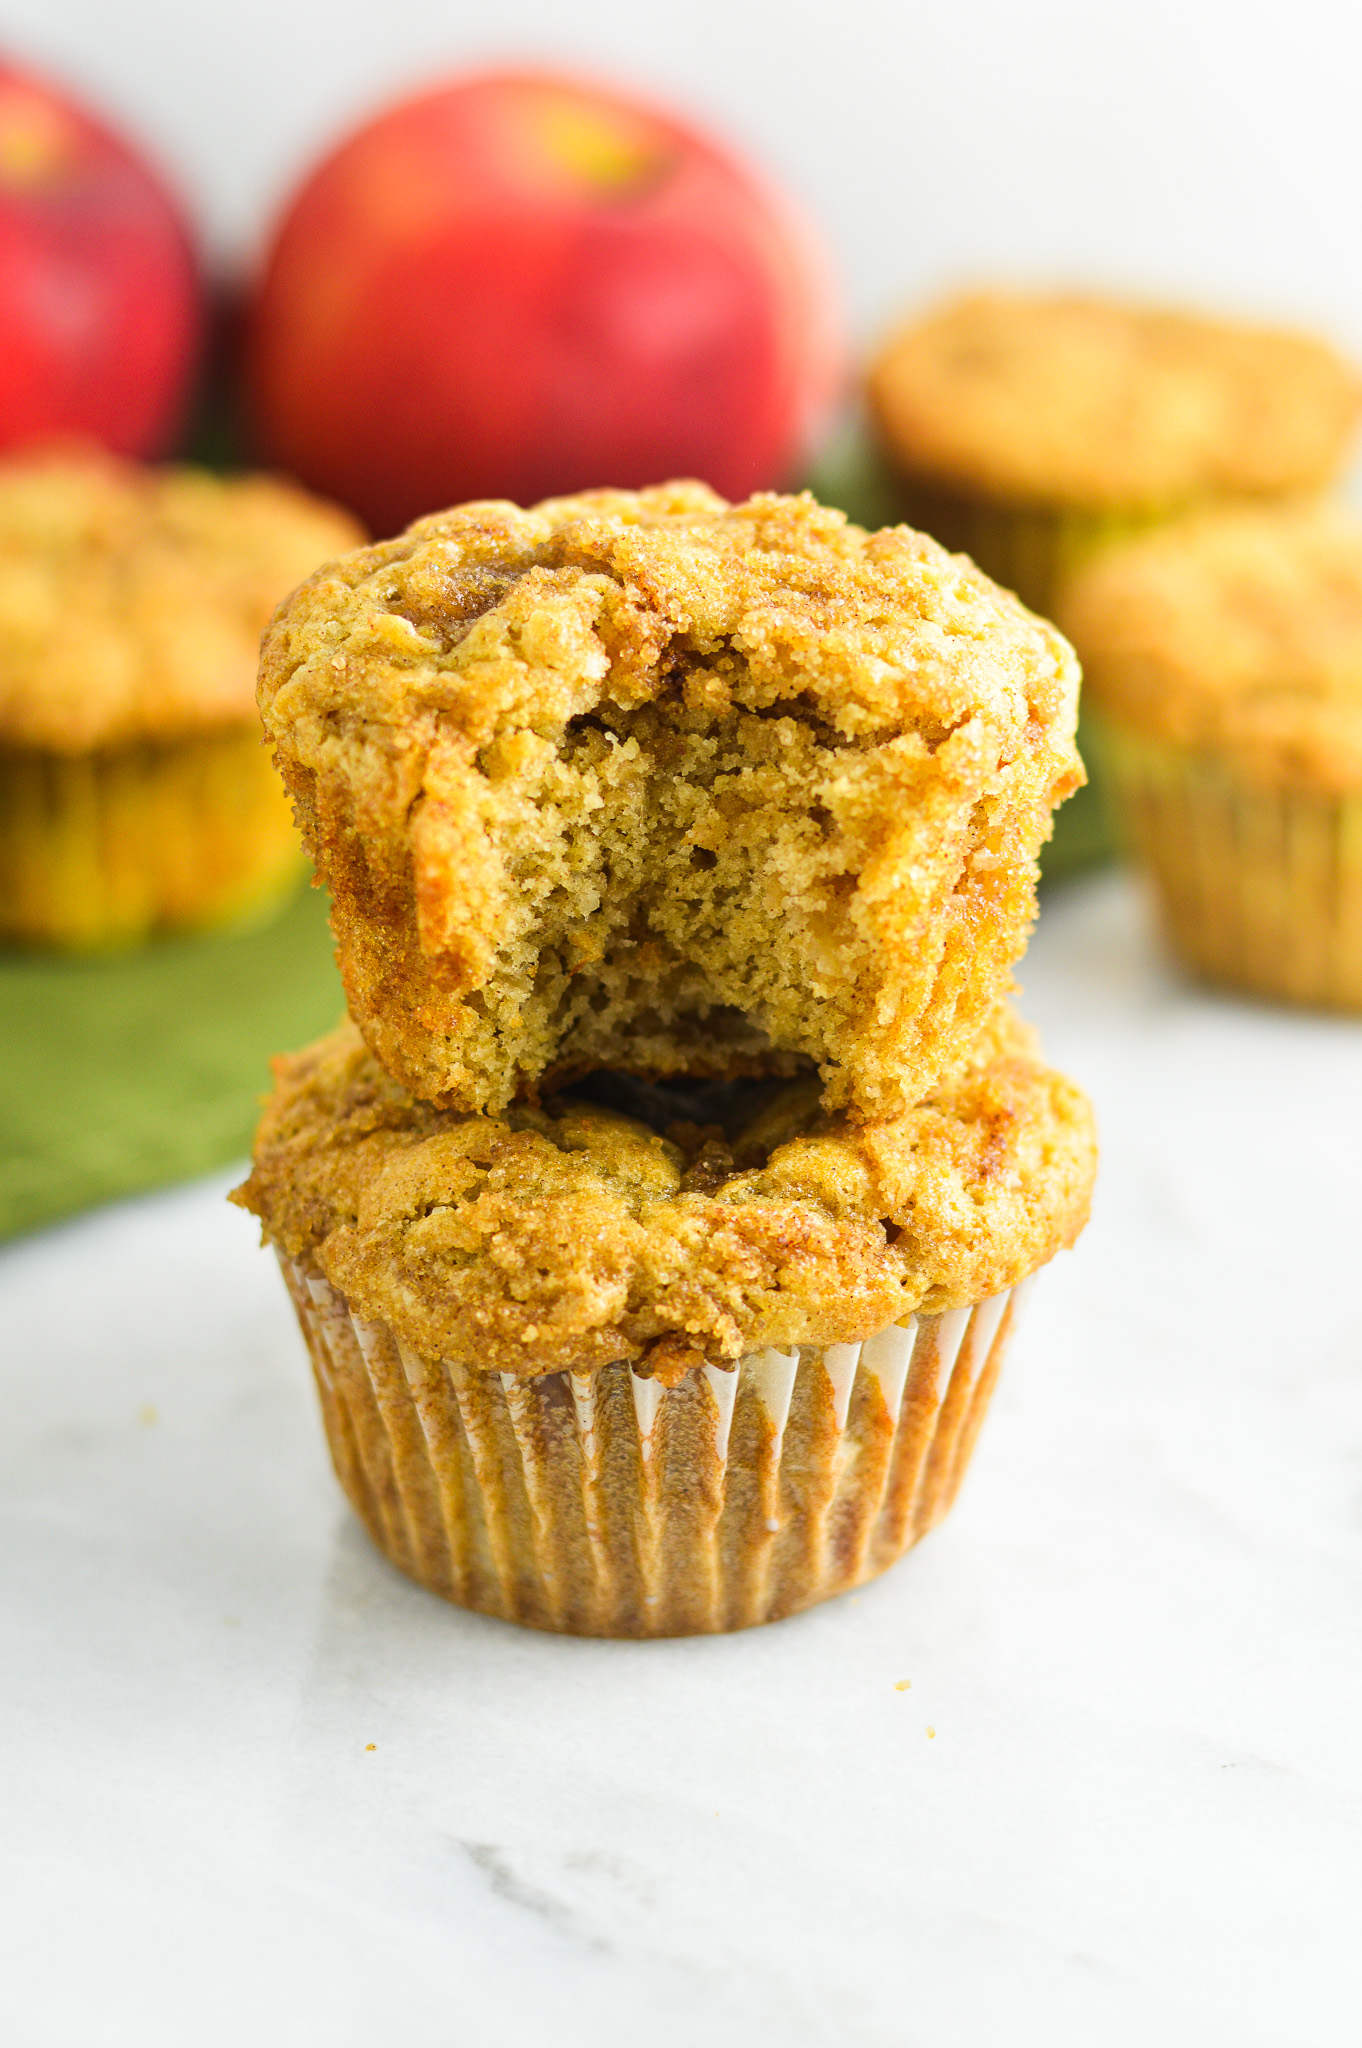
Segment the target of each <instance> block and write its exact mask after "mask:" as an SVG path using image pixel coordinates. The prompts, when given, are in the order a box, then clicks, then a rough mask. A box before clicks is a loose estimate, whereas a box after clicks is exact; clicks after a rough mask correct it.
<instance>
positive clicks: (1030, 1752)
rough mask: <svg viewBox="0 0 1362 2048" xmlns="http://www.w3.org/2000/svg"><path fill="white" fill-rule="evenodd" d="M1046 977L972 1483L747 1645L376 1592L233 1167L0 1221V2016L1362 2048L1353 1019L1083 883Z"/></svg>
mask: <svg viewBox="0 0 1362 2048" xmlns="http://www.w3.org/2000/svg"><path fill="white" fill-rule="evenodd" d="M1023 981H1024V985H1025V990H1026V1002H1025V1005H1024V1007H1026V1008H1027V1009H1028V1010H1029V1012H1030V1014H1031V1015H1032V1016H1033V1017H1034V1018H1035V1019H1036V1021H1037V1022H1038V1023H1040V1024H1041V1026H1042V1027H1043V1029H1044V1031H1045V1034H1046V1042H1047V1045H1048V1049H1049V1051H1050V1053H1051V1055H1052V1056H1053V1058H1054V1059H1055V1060H1056V1062H1057V1063H1058V1064H1061V1065H1063V1066H1065V1067H1066V1068H1068V1069H1069V1070H1070V1071H1071V1072H1072V1073H1073V1074H1074V1075H1075V1076H1076V1077H1077V1078H1079V1079H1080V1080H1081V1081H1082V1082H1083V1083H1084V1084H1085V1086H1086V1087H1087V1088H1088V1089H1089V1090H1090V1092H1091V1094H1092V1095H1093V1097H1094V1098H1095V1100H1096V1103H1097V1107H1098V1113H1099V1118H1100V1121H1101V1127H1102V1135H1103V1144H1104V1164H1103V1173H1102V1178H1101V1183H1100V1188H1099V1196H1098V1202H1097V1207H1096V1212H1095V1214H1094V1218H1093V1223H1092V1226H1091V1228H1090V1230H1089V1232H1088V1234H1087V1236H1086V1237H1085V1238H1084V1239H1083V1241H1082V1243H1081V1244H1080V1246H1079V1248H1078V1250H1077V1251H1076V1252H1075V1253H1074V1254H1072V1255H1070V1256H1066V1257H1064V1258H1062V1259H1060V1260H1059V1261H1057V1262H1056V1264H1055V1266H1054V1267H1053V1269H1052V1270H1051V1271H1050V1272H1049V1273H1048V1274H1047V1275H1046V1276H1045V1279H1044V1281H1043V1282H1042V1284H1041V1286H1040V1287H1039V1288H1038V1289H1037V1290H1036V1293H1035V1296H1034V1299H1033V1301H1032V1304H1031V1307H1030V1310H1029V1316H1028V1321H1027V1323H1026V1325H1025V1327H1024V1328H1023V1331H1022V1333H1021V1335H1020V1336H1019V1338H1018V1340H1017V1343H1016V1345H1015V1347H1014V1349H1013V1352H1012V1354H1011V1356H1010V1357H1009V1360H1008V1365H1007V1369H1006V1372H1005V1373H1004V1375H1003V1380H1002V1384H1001V1387H1000V1390H999V1394H998V1397H997V1400H996V1402H995V1405H994V1409H993V1412H992V1414H991V1416H990V1418H989V1421H988V1423H987V1425H986V1427H985V1430H984V1434H983V1437H982V1439H981V1442H980V1446H979V1450H978V1453H977V1455H976V1460H975V1464H974V1467H973V1470H972V1471H971V1473H970V1476H969V1478H968V1480H967V1482H966V1485H965V1488H964V1491H963V1494H962V1496H961V1500H960V1502H959V1504H958V1505H957V1507H956V1509H955V1511H954V1513H953V1515H952V1516H951V1517H950V1519H949V1520H948V1521H947V1522H946V1523H945V1524H944V1526H943V1527H942V1528H941V1529H940V1530H938V1531H937V1532H936V1533H935V1534H934V1535H933V1536H931V1537H929V1538H928V1540H927V1541H926V1543H925V1544H924V1545H923V1546H922V1547H921V1549H919V1550H918V1551H916V1552H914V1553H913V1554H911V1555H910V1556H909V1557H908V1558H907V1559H906V1560H905V1561H904V1562H903V1563H902V1564H901V1565H899V1566H898V1567H897V1568H896V1569H895V1570H894V1571H892V1572H891V1573H890V1574H889V1575H888V1576H887V1577H886V1578H884V1579H882V1580H881V1581H880V1582H879V1583H878V1584H876V1585H875V1586H873V1587H870V1588H867V1589H866V1590H865V1591H863V1592H861V1593H859V1594H856V1595H853V1596H851V1597H849V1598H846V1599H842V1600H839V1601H835V1602H833V1603H831V1604H830V1605H828V1606H826V1607H823V1608H820V1609H818V1610H816V1611H814V1612H813V1613H811V1614H809V1615H806V1616H803V1617H801V1618H799V1619H797V1620H794V1621H790V1622H784V1623H781V1624H779V1625H777V1626H774V1627H771V1628H767V1629H762V1630H756V1631H753V1632H751V1633H749V1634H747V1635H742V1636H735V1637H727V1638H711V1639H703V1640H698V1641H689V1642H670V1643H656V1644H644V1645H639V1644H627V1643H600V1642H578V1641H572V1640H560V1639H556V1638H550V1637H543V1636H537V1635H534V1634H531V1633H528V1632H522V1631H518V1630H516V1629H514V1628H510V1627H507V1626H505V1625H503V1624H501V1623H498V1622H492V1621H487V1620H484V1619H482V1618H480V1617H477V1616H474V1615H467V1614H462V1613H460V1612H458V1611H457V1610H455V1609H453V1608H449V1607H446V1606H445V1605H443V1604H442V1603H441V1602H439V1601H437V1600H435V1599H433V1598H432V1597H430V1596H428V1595H426V1594H424V1593H422V1592H420V1591H419V1590H418V1589H417V1588H416V1587H414V1586H411V1585H409V1584H407V1583H406V1582H405V1581H404V1580H403V1579H401V1578H400V1577H399V1576H398V1575H397V1574H396V1573H395V1572H394V1571H392V1570H391V1569H390V1568H389V1567H388V1566H387V1565H386V1564H384V1563H383V1562H382V1561H381V1559H380V1558H379V1557H378V1556H377V1555H376V1554H375V1553H374V1552H373V1551H372V1550H371V1549H370V1547H369V1545H368V1543H367V1541H366V1539H365V1538H364V1537H363V1536H362V1535H361V1534H360V1532H359V1530H358V1529H357V1528H356V1527H355V1526H354V1525H353V1523H352V1522H351V1520H350V1517H349V1514H348V1511H347V1510H346V1509H345V1507H344V1505H343V1503H342V1501H341V1499H340V1496H339V1493H338V1491H337V1489H336V1487H335V1484H334V1482H333V1480H332V1478H331V1476H330V1472H329V1469H328V1467H327V1464H326V1459H325V1453H324V1450H323V1447H322V1440H321V1434H320V1429H319V1426H318V1423H317V1420H316V1417H315V1416H314V1414H313V1405H312V1394H311V1391H310V1386H309V1382H308V1377H307V1370H306V1366H305V1362H304V1358H303V1354H302V1349H301V1345H300V1342H299V1339H298V1337H297V1334H296V1332H295V1330H294V1327H293V1325H292V1321H291V1314H290V1311H289V1309H288V1307H287V1304H286V1300H285V1297H284V1293H283V1289H282V1286H281V1284H280V1282H279V1279H278V1276H277V1274H276V1272H275V1270H274V1268H273V1265H272V1262H270V1261H269V1260H268V1259H267V1258H266V1257H265V1256H263V1255H262V1254H261V1253H260V1252H259V1251H258V1249H257V1248H256V1244H255V1235H254V1228H253V1225H252V1223H251V1221H250V1219H248V1218H247V1217H245V1216H243V1215H241V1214H239V1213H238V1212H236V1211H234V1210H231V1209H228V1208H227V1207H226V1206H225V1205H224V1203H223V1200H222V1196H223V1192H224V1190H225V1188H226V1186H227V1182H226V1180H215V1181H213V1182H210V1183H206V1184H199V1185H195V1186H193V1187H190V1188H187V1189H185V1190H182V1191H177V1192H174V1193H172V1194H169V1195H165V1196H159V1197H155V1198H151V1199H147V1200H142V1201H138V1202H133V1203H128V1204H125V1205H123V1206H121V1207H118V1208H115V1209H111V1210H106V1211H103V1212H101V1213H99V1214H97V1215H93V1216H90V1217H88V1218H85V1219H83V1220H81V1221H79V1222H77V1223H75V1224H72V1225H68V1226H66V1227H63V1228H61V1229H58V1230H54V1231H51V1232H49V1233H47V1234H45V1235H43V1236H41V1237H38V1238H34V1239H30V1240H28V1241H26V1242H23V1243H20V1244H17V1245H14V1246H12V1247H10V1248H9V1249H8V1250H7V1251H6V1252H5V1253H4V1254H3V1257H0V1332H3V1341H2V1344H0V1352H2V1357H0V1369H2V1370H3V1380H4V1415H5V1427H4V1430H3V1435H2V1438H0V1461H2V1462H3V1467H4V1479H3V1487H2V1488H0V1543H2V1544H3V1552H4V1565H3V1580H2V1582H0V1586H2V1589H0V1629H2V1631H3V1633H2V1634H0V1780H2V1781H3V1792H0V1805H2V1806H3V1810H4V1818H3V1822H0V1871H2V1872H3V1878H2V1879H0V1884H2V1886H3V1891H2V1900H3V1913H2V1914H0V1929H2V1930H3V1931H2V1932H0V1949H3V1951H4V1952H5V1962H4V1966H3V1969H2V1970H0V2035H3V2038H4V2040H5V2042H6V2043H7V2044H8V2048H123V2044H128V2048H186V2044H189V2043H192V2044H193V2048H229V2044H230V2048H239V2044H241V2043H250V2044H252V2048H274V2044H276V2043H278V2044H281V2048H282V2044H288V2048H312V2044H317V2048H323V2044H325V2048H373V2044H379V2048H464V2044H470V2048H472V2044H476V2048H502V2044H506V2048H519V2044H522V2043H531V2042H533V2043H540V2042H551V2043H553V2044H554V2048H614V2044H617V2043H618V2044H628V2048H637V2044H639V2043H646V2044H648V2048H673V2044H675V2048H691V2044H695V2043H700V2042H703V2043H704V2044H705V2048H729V2044H732V2048H738V2044H742V2048H806V2044H807V2048H815V2044H817V2048H975V2044H977V2048H1000V2044H1006V2048H1033V2044H1034V2048H1127V2044H1129V2048H1137V2044H1138V2048H1148V2044H1152V2043H1158V2044H1159V2048H1181V2044H1189V2048H1219V2044H1222V2043H1223V2044H1225V2048H1230V2044H1233V2048H1286V2044H1290V2048H1333V2044H1339V2048H1343V2044H1345V2043H1346V2044H1348V2048H1354V2044H1355V2043H1356V2042H1357V2040H1358V2039H1359V2037H1360V2036H1362V1740H1360V1739H1359V1730H1360V1729H1362V1230H1360V1229H1359V1225H1360V1224H1362V1026H1359V1025H1357V1024H1350V1023H1346V1022H1338V1021H1332V1020H1327V1019H1316V1018H1306V1017H1294V1016H1290V1015H1287V1014H1285V1013H1276V1012H1273V1011H1270V1010H1267V1009H1260V1008H1256V1007H1253V1006H1250V1005H1248V1004H1239V1003H1235V1002H1232V1001H1228V1000H1224V1001H1221V1000H1216V999H1214V998H1212V997H1210V996H1207V995H1204V994H1201V993H1198V992H1196V991H1194V990H1192V989H1190V988H1189V987H1188V986H1187V985H1185V984H1184V983H1182V982H1181V981H1180V980H1179V979H1178V978H1177V977H1176V975H1175V974H1174V973H1173V972H1172V971H1171V970H1170V969H1169V968H1168V967H1167V966H1166V965H1164V964H1163V962H1162V961H1161V958H1160V956H1159V953H1158V950H1157V948H1156V946H1155V944H1154V942H1153V941H1152V939H1151V937H1150V935H1149V931H1148V928H1147V925H1146V921H1145V916H1144V911H1143V907H1142V904H1141V902H1140V899H1139V898H1138V896H1137V894H1136V893H1135V891H1134V889H1133V888H1132V887H1131V886H1130V885H1129V884H1127V883H1125V882H1122V881H1120V880H1118V879H1114V878H1102V879H1098V880H1095V881H1091V882H1086V883H1084V884H1081V885H1078V886H1075V887H1072V888H1071V889H1069V890H1068V891H1067V892H1065V893H1063V894H1060V895H1057V896H1056V897H1055V898H1054V899H1052V901H1051V902H1050V904H1049V906H1048V907H1047V909H1046V912H1045V915H1044V917H1043V919H1042V925H1041V930H1040V933H1039V935H1038V937H1037V939H1036V941H1035V943H1034V945H1033V947H1032V951H1031V953H1030V955H1029V956H1028V959H1027V961H1026V962H1025V964H1024V968H1023ZM905 1680H907V1681H909V1684H908V1685H907V1687H906V1688H904V1689H901V1688H903V1681H905Z"/></svg>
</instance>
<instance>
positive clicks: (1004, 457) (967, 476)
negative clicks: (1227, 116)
mask: <svg viewBox="0 0 1362 2048" xmlns="http://www.w3.org/2000/svg"><path fill="white" fill-rule="evenodd" d="M869 382H870V399H871V405H872V408H873V411H874V414H875V417H876V419H877V421H878V423H879V426H880V429H881V431H882V433H883V436H884V439H885V442H886V444H887V446H888V449H889V451H890V453H891V455H892V456H893V457H894V458H895V459H896V460H897V461H898V462H899V463H900V464H901V465H902V466H903V467H904V468H905V469H906V470H908V471H910V472H912V473H914V474H919V475H925V476H927V477H929V478H931V479H933V480H934V481H936V482H937V483H939V484H944V485H947V486H955V487H958V488H964V489H965V490H967V491H969V492H972V493H979V494H981V495H983V496H985V497H992V498H996V499H999V500H1000V501H1002V502H1003V503H1005V504H1010V503H1018V504H1026V505H1053V506H1072V507H1077V508H1079V509H1082V510H1091V511H1103V510H1108V509H1131V510H1134V509H1139V508H1142V507H1148V508H1154V509H1157V508H1159V507H1162V506H1170V507H1176V506H1178V505H1180V504H1185V503H1188V502H1189V501H1196V500H1199V499H1204V498H1206V497H1222V496H1227V495H1228V496H1253V495H1259V494H1274V495H1275V494H1278V493H1282V492H1290V491H1298V490H1307V489H1313V488H1316V487H1318V486H1319V485H1321V484H1323V483H1326V482H1327V481H1328V480H1329V479H1330V478H1332V477H1333V476H1334V475H1336V474H1337V472H1338V471H1339V469H1340V468H1341V467H1342V465H1343V462H1344V459H1345V457H1346V455H1347V452H1348V448H1349V446H1350V444H1351V441H1352V436H1353V430H1354V427H1355V425H1356V422H1357V417H1358V411H1359V406H1360V405H1362V381H1359V378H1358V375H1357V372H1356V371H1355V370H1354V368H1353V367H1352V365H1351V364H1349V363H1346V362H1345V361H1344V360H1343V359H1342V358H1341V357H1340V356H1339V355H1337V354H1336V353H1335V351H1334V350H1333V349H1331V348H1330V347H1329V346H1328V345H1327V344H1326V343H1324V342H1322V341H1318V340H1316V339H1314V338H1313V337H1312V336H1310V335H1307V334H1295V333H1290V332H1286V331H1283V330H1278V329H1275V328H1270V327H1257V326H1250V325H1248V324H1246V323H1242V322H1233V321H1227V320H1210V319H1205V318H1203V317H1201V316H1199V315H1197V314H1193V313H1187V312H1177V311H1174V310H1171V309H1168V308H1164V307H1160V306H1146V305H1138V304H1125V303H1122V302H1121V301H1119V300H1114V299H1104V298H1090V297H1085V296H1083V295H1081V294H1078V293H1058V294H1054V295H1040V294H1029V293H1020V292H1005V291H981V292H974V293H971V294H968V295H967V296H964V297H961V298H956V299H952V300H950V301H949V302H948V303H947V304H945V305H943V306H941V307H939V308H938V309H937V310H936V311H935V312H932V313H929V314H928V315H926V317H925V318H922V319H917V320H913V321H911V322H909V323H908V324H907V325H905V326H903V327H901V328H899V329H898V330H897V332H895V333H894V334H892V335H891V336H890V337H889V339H888V340H887V341H886V342H885V344H884V346H883V347H882V348H881V350H880V352H879V354H878V356H877V357H876V359H875V361H874V362H873V364H872V365H871V369H870V373H869Z"/></svg>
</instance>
